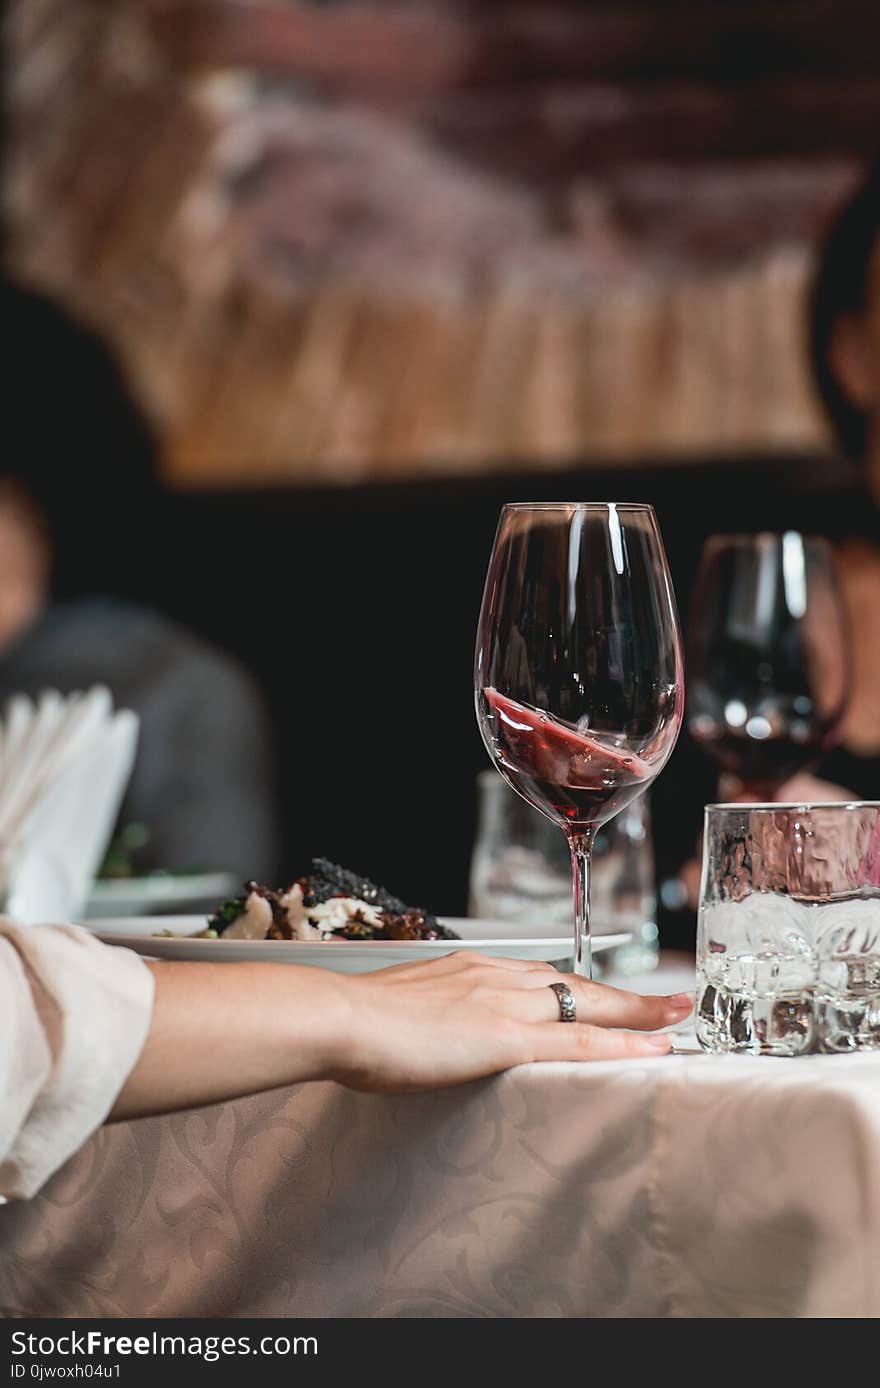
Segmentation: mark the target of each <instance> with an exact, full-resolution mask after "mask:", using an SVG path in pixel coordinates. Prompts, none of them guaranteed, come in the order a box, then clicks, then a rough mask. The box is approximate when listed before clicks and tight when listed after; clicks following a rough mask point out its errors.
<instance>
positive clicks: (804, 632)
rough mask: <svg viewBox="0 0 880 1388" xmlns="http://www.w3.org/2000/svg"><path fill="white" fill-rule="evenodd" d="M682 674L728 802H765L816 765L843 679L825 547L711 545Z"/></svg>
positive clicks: (839, 710)
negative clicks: (737, 798)
mask: <svg viewBox="0 0 880 1388" xmlns="http://www.w3.org/2000/svg"><path fill="white" fill-rule="evenodd" d="M688 671H689V682H690V689H689V695H688V712H687V718H688V731H689V732H690V735H691V737H692V738H693V740H694V741H695V742H696V743H697V744H698V745H699V746H700V747H702V748H703V750H704V751H705V752H706V753H707V754H708V755H709V756H710V757H711V758H712V759H713V760H714V761H715V763H716V764H717V766H718V767H719V770H720V771H721V772H722V774H724V775H726V776H727V778H728V780H729V787H728V788H729V790H730V794H731V795H733V794H734V793H736V794H740V795H749V796H750V797H751V798H752V799H754V800H755V801H761V800H770V799H772V798H773V796H774V794H775V792H776V791H778V789H779V788H780V786H782V785H783V784H784V783H785V782H786V781H787V780H789V778H790V777H792V776H793V775H794V774H795V773H796V772H798V771H803V770H806V769H808V768H809V767H810V766H811V765H814V764H815V763H816V762H818V761H819V759H820V758H821V756H822V755H823V753H824V752H825V751H827V750H828V749H829V748H830V747H831V746H832V745H833V744H834V742H835V741H836V738H837V732H838V728H839V725H840V721H841V718H842V715H843V712H844V708H845V704H846V692H847V683H848V673H849V656H848V641H847V629H846V618H845V614H844V610H843V605H842V602H841V599H840V595H839V593H838V589H837V584H836V580H835V575H834V559H833V555H832V551H831V547H830V546H829V544H828V543H827V541H825V540H822V539H816V538H810V537H804V536H802V535H799V534H797V533H796V532H794V531H789V532H787V533H786V534H784V535H772V534H758V535H716V536H713V537H712V538H711V539H709V540H708V541H707V542H706V544H705V546H704V548H703V554H702V558H701V562H700V568H699V572H698V575H697V582H696V585H695V596H694V601H693V604H692V608H691V613H690V617H689V621H688ZM725 793H726V792H725Z"/></svg>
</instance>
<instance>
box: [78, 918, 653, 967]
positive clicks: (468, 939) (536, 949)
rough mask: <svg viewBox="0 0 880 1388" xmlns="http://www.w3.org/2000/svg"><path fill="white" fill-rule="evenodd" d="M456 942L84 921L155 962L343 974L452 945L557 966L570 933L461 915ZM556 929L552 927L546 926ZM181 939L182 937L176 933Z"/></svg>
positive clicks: (184, 922)
mask: <svg viewBox="0 0 880 1388" xmlns="http://www.w3.org/2000/svg"><path fill="white" fill-rule="evenodd" d="M443 924H444V925H447V926H449V928H450V929H451V930H454V931H455V933H456V934H457V935H459V936H460V937H461V938H460V939H458V940H324V941H321V940H319V941H317V942H316V943H314V944H313V943H312V942H311V941H309V940H196V939H189V938H186V937H188V936H193V935H195V934H197V932H198V931H200V930H204V928H205V917H204V916H152V917H150V916H132V917H128V918H127V919H121V920H102V921H87V922H85V926H86V929H88V930H91V931H93V933H94V934H95V935H97V936H98V938H99V939H101V940H103V941H104V943H105V944H108V945H124V946H125V947H126V948H127V949H133V950H136V951H137V953H138V954H146V955H150V956H152V957H153V958H154V959H203V960H208V959H210V960H214V961H217V960H218V959H225V960H227V961H233V960H236V961H237V960H242V959H247V960H254V959H262V960H265V961H269V962H271V963H273V964H311V965H313V966H316V967H318V968H324V969H333V970H334V972H336V973H341V974H361V973H368V972H369V970H370V969H382V968H385V967H386V965H388V964H410V963H412V962H413V961H414V960H416V959H437V958H439V956H440V955H443V954H449V953H451V951H452V950H456V949H472V950H479V951H480V952H481V953H483V954H494V955H499V956H501V957H503V958H508V959H539V960H544V961H546V962H548V963H552V964H555V963H557V962H558V961H559V960H561V959H569V958H570V957H571V952H572V942H571V937H570V936H569V935H559V934H550V933H549V931H548V933H546V934H531V935H526V934H525V933H524V932H523V931H521V930H520V931H518V930H517V927H516V926H515V925H513V924H511V923H510V922H509V921H481V920H460V919H457V918H455V917H446V918H444V920H443ZM550 929H555V927H550ZM156 930H173V931H174V932H175V936H176V937H178V938H173V939H172V938H170V937H169V936H163V935H159V936H156V935H155V934H154V933H153V932H154V931H156ZM180 937H183V938H180ZM631 938H632V936H631V935H628V934H620V935H596V936H594V937H593V953H594V954H600V953H602V951H604V950H608V949H614V948H616V947H617V946H618V945H624V944H626V943H627V941H628V940H630V939H631Z"/></svg>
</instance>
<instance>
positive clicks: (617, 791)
mask: <svg viewBox="0 0 880 1388" xmlns="http://www.w3.org/2000/svg"><path fill="white" fill-rule="evenodd" d="M483 693H484V695H485V699H486V703H487V704H488V706H489V708H490V709H491V711H492V713H493V714H494V716H495V726H496V746H497V749H498V761H499V767H500V768H501V769H503V772H504V775H505V776H506V778H507V780H508V781H509V782H510V783H511V785H512V786H513V787H514V788H515V789H516V790H518V791H519V793H520V795H522V796H523V798H524V799H526V800H528V801H529V802H530V803H531V804H532V805H534V806H536V808H538V809H540V810H542V811H543V813H544V814H545V815H546V816H547V818H548V819H555V820H557V821H559V822H560V823H562V824H563V825H566V826H569V827H570V828H572V829H574V830H578V829H580V830H584V829H588V828H589V826H590V825H591V824H596V823H599V822H602V823H604V821H605V820H607V819H611V818H612V816H613V815H616V814H619V813H620V811H621V810H622V809H625V808H626V806H627V805H628V804H629V802H630V801H631V800H632V799H634V797H635V796H636V795H638V793H639V791H640V790H642V789H643V787H644V786H646V785H647V784H648V783H649V782H650V781H652V780H653V779H654V773H653V772H652V770H651V768H650V766H649V765H648V763H647V762H646V761H643V759H642V758H641V757H640V756H638V755H637V753H635V752H630V751H627V749H626V748H625V747H618V746H615V744H614V742H613V740H611V739H608V738H602V737H601V735H598V734H597V735H596V736H595V737H589V736H587V734H585V733H580V732H578V731H577V730H576V729H575V728H569V727H567V726H566V724H564V723H562V722H560V721H559V719H557V718H553V717H552V715H551V714H549V713H542V712H541V710H540V709H536V708H530V707H529V706H528V705H527V704H520V703H517V702H516V700H515V699H508V698H505V696H504V695H503V694H499V693H498V691H497V689H486V690H484V691H483Z"/></svg>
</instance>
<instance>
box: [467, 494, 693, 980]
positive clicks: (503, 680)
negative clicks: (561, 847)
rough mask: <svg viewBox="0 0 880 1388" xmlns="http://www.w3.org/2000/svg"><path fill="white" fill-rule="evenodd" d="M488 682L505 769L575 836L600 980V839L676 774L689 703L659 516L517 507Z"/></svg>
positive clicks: (593, 507)
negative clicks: (672, 761) (595, 895)
mask: <svg viewBox="0 0 880 1388" xmlns="http://www.w3.org/2000/svg"><path fill="white" fill-rule="evenodd" d="M474 683H475V692H476V706H477V720H478V723H479V726H480V731H481V733H482V736H483V741H484V742H485V744H486V747H487V749H488V752H489V755H490V757H491V758H492V761H493V762H494V764H495V766H496V768H497V769H498V771H500V773H501V775H502V776H503V777H504V779H505V780H506V781H508V783H509V784H510V785H511V786H512V787H513V789H514V790H515V791H517V792H518V793H519V794H520V795H521V796H522V797H523V798H524V799H525V800H527V801H528V802H529V804H531V805H534V806H535V808H536V809H539V810H540V811H541V813H542V814H544V815H546V817H547V818H548V819H549V820H551V821H552V823H554V824H556V825H557V826H558V827H559V828H560V829H562V830H563V831H564V833H565V835H566V837H567V839H568V843H569V848H570V851H571V860H572V867H573V876H574V906H575V937H574V966H575V971H576V972H577V973H580V974H584V975H586V976H589V975H590V971H591V962H590V926H589V867H590V853H591V850H592V847H593V842H594V840H595V836H596V831H597V829H598V828H599V826H600V825H601V824H603V823H605V822H606V821H607V820H609V819H611V818H612V817H613V816H614V815H616V814H619V813H620V811H621V810H623V809H624V808H625V807H626V806H627V805H628V804H629V803H630V802H631V801H632V800H633V799H634V798H635V796H637V795H638V794H639V793H640V792H641V791H643V790H644V789H645V788H646V787H647V786H648V785H650V783H651V782H652V781H653V780H654V778H655V777H656V776H657V775H658V774H659V772H660V771H661V770H662V768H663V767H664V766H665V764H666V761H667V760H668V758H669V754H670V753H671V751H672V748H673V747H674V745H675V740H676V738H677V736H678V732H679V728H680V726H681V719H682V712H683V705H684V679H683V672H682V658H681V637H680V632H679V626H678V616H677V613H676V608H675V598H674V596H673V592H672V583H671V581H670V578H669V570H668V568H667V564H666V556H665V554H664V551H663V542H662V540H661V538H660V532H659V529H658V526H657V521H656V518H655V516H654V511H653V509H652V507H650V506H637V505H624V504H618V503H615V502H528V503H520V504H516V505H511V506H505V507H504V509H503V510H502V513H501V519H500V521H499V523H498V531H497V533H496V536H495V545H494V548H493V550H492V557H491V559H490V561H489V573H488V576H487V578H486V587H485V590H484V593H483V604H482V609H481V612H480V621H479V628H478V632H477V651H476V661H475V667H474Z"/></svg>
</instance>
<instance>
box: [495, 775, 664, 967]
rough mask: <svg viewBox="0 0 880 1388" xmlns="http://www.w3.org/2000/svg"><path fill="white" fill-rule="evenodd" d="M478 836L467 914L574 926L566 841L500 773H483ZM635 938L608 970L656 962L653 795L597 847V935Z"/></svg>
mask: <svg viewBox="0 0 880 1388" xmlns="http://www.w3.org/2000/svg"><path fill="white" fill-rule="evenodd" d="M477 790H478V809H477V833H476V838H475V840H474V852H473V856H472V859H471V873H470V897H469V901H468V912H469V914H470V915H471V916H473V917H476V918H477V919H481V920H507V921H515V922H516V923H517V924H518V925H522V926H524V927H525V926H528V925H533V926H541V927H544V926H550V927H554V926H558V927H562V928H568V926H569V925H570V923H571V860H570V857H569V854H568V851H567V846H566V842H565V839H564V837H563V835H562V834H560V833H559V830H558V829H557V828H556V826H555V825H554V824H551V822H550V820H549V819H545V818H544V816H543V815H542V814H540V813H539V812H538V811H537V810H535V809H534V808H533V807H532V806H531V805H530V804H529V803H528V802H527V801H525V800H523V799H522V797H521V796H519V795H517V794H516V792H515V791H513V790H511V788H510V786H509V785H508V784H507V783H506V782H505V781H503V780H502V779H501V777H500V776H497V775H496V774H495V772H494V771H492V770H487V771H481V772H480V774H479V776H478V777H477ZM623 932H626V933H628V934H630V935H631V939H630V941H629V942H628V943H627V944H625V945H620V946H618V947H616V948H615V949H614V950H612V951H608V950H606V951H605V952H604V953H603V955H602V972H603V974H604V973H605V972H606V971H608V970H610V971H612V972H614V973H620V972H622V973H643V972H645V971H647V970H649V969H653V968H655V967H656V965H657V955H658V948H657V924H656V896H655V889H654V854H653V849H652V844H651V814H650V806H649V804H648V796H647V795H638V796H636V798H635V800H633V801H631V803H630V804H629V805H627V807H626V809H625V810H621V812H620V814H619V815H617V816H616V817H615V818H614V819H611V820H609V821H608V822H607V823H606V824H603V825H602V827H601V829H599V830H598V832H597V834H596V839H595V843H594V845H593V856H592V868H591V873H590V933H591V935H592V936H593V937H594V938H595V937H596V936H599V935H618V934H621V933H623Z"/></svg>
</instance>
